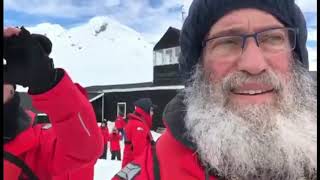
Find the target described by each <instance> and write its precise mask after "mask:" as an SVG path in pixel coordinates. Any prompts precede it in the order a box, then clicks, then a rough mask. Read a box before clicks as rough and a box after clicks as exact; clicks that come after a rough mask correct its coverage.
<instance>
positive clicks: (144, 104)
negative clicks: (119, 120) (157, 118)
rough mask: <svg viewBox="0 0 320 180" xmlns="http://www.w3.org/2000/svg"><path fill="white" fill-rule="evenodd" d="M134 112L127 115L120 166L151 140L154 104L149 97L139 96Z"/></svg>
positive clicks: (129, 160)
mask: <svg viewBox="0 0 320 180" xmlns="http://www.w3.org/2000/svg"><path fill="white" fill-rule="evenodd" d="M134 108H135V110H134V113H132V114H129V115H128V123H127V125H126V126H125V129H124V131H125V135H126V140H127V141H126V142H125V147H124V152H123V161H122V167H124V166H125V165H127V164H128V163H129V162H131V161H132V160H133V159H134V158H136V157H138V156H139V155H140V154H142V152H143V150H144V148H146V147H147V146H149V145H150V144H151V141H152V140H153V138H152V135H151V132H150V129H151V127H152V115H153V108H154V105H153V104H152V101H151V99H150V98H141V99H139V100H137V101H135V102H134Z"/></svg>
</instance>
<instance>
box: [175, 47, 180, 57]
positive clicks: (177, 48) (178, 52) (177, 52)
mask: <svg viewBox="0 0 320 180" xmlns="http://www.w3.org/2000/svg"><path fill="white" fill-rule="evenodd" d="M175 49H176V57H177V58H178V57H179V56H180V47H176V48H175Z"/></svg>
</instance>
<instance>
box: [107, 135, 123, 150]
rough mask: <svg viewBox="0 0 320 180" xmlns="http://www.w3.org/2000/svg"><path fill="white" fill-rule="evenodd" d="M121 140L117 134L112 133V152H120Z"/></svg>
mask: <svg viewBox="0 0 320 180" xmlns="http://www.w3.org/2000/svg"><path fill="white" fill-rule="evenodd" d="M120 139H121V136H120V135H119V133H117V132H112V133H111V134H110V138H109V140H110V150H111V151H119V150H120Z"/></svg>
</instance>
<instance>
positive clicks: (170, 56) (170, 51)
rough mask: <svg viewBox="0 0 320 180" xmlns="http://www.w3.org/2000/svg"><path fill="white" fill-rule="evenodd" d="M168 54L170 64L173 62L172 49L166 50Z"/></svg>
mask: <svg viewBox="0 0 320 180" xmlns="http://www.w3.org/2000/svg"><path fill="white" fill-rule="evenodd" d="M166 56H167V57H168V62H169V64H170V63H172V60H173V59H172V49H167V50H166Z"/></svg>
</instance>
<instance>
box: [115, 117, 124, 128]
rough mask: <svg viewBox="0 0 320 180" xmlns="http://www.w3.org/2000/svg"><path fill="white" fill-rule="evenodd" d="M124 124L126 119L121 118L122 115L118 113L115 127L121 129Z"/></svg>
mask: <svg viewBox="0 0 320 180" xmlns="http://www.w3.org/2000/svg"><path fill="white" fill-rule="evenodd" d="M125 125H126V121H125V120H124V119H123V117H122V116H120V115H118V117H117V119H116V121H115V126H116V128H117V129H123V128H124V126H125Z"/></svg>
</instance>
